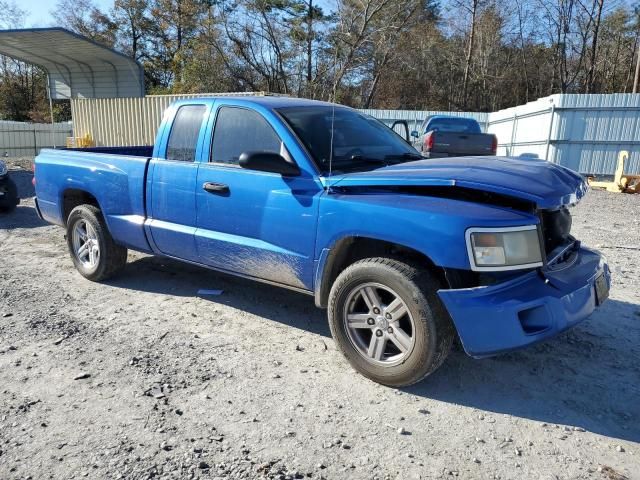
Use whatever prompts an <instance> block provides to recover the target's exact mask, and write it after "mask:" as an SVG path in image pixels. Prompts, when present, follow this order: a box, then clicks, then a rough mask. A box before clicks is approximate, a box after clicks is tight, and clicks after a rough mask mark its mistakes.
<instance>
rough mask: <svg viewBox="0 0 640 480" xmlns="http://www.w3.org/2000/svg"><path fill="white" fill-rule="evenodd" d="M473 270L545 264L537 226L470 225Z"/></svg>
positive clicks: (493, 269) (470, 249) (496, 269)
mask: <svg viewBox="0 0 640 480" xmlns="http://www.w3.org/2000/svg"><path fill="white" fill-rule="evenodd" d="M466 237H467V249H468V252H469V261H470V262H471V270H474V271H494V272H495V271H501V270H516V269H522V268H534V267H539V266H541V265H542V251H541V250H540V239H539V237H538V228H537V227H536V226H535V225H527V226H524V227H509V228H470V229H469V230H467V233H466Z"/></svg>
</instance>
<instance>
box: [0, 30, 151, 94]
mask: <svg viewBox="0 0 640 480" xmlns="http://www.w3.org/2000/svg"><path fill="white" fill-rule="evenodd" d="M0 54H2V55H6V56H8V57H12V58H15V59H16V60H20V61H23V62H26V63H30V64H32V65H37V66H39V67H40V68H42V69H43V70H45V71H46V72H47V74H48V76H49V92H50V96H51V98H52V99H54V100H55V99H68V98H114V97H143V96H144V73H143V70H142V66H141V65H140V64H139V63H138V62H136V61H135V60H133V59H132V58H130V57H127V56H126V55H123V54H122V53H119V52H116V51H115V50H112V49H110V48H107V47H104V46H102V45H100V44H98V43H96V42H94V41H93V40H90V39H88V38H86V37H83V36H81V35H78V34H76V33H73V32H70V31H69V30H66V29H64V28H57V27H56V28H27V29H19V30H0Z"/></svg>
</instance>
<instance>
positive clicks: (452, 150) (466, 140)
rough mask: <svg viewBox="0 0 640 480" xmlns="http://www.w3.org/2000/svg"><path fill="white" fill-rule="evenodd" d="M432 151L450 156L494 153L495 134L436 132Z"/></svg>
mask: <svg viewBox="0 0 640 480" xmlns="http://www.w3.org/2000/svg"><path fill="white" fill-rule="evenodd" d="M433 135H435V138H434V145H433V148H432V149H431V152H434V153H447V154H449V156H468V155H494V152H493V138H494V137H493V135H491V134H488V133H451V132H434V134H433Z"/></svg>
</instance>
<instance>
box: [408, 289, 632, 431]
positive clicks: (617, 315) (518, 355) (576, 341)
mask: <svg viewBox="0 0 640 480" xmlns="http://www.w3.org/2000/svg"><path fill="white" fill-rule="evenodd" d="M639 325H640V305H637V304H633V303H628V302H622V301H617V300H609V301H608V302H607V303H605V304H604V305H603V306H602V307H601V308H600V309H599V310H598V311H596V312H595V313H594V314H593V315H592V316H591V317H590V318H589V319H588V320H586V321H585V322H584V323H582V324H580V325H578V326H577V327H575V328H574V329H572V330H570V331H568V332H566V333H564V334H561V335H559V336H558V337H556V338H553V339H550V340H548V341H546V342H543V343H540V344H538V345H534V346H531V347H529V348H527V349H524V350H521V351H518V352H513V353H508V354H503V355H500V356H497V357H493V358H487V359H482V360H474V359H472V358H470V357H468V356H467V355H466V354H465V353H464V352H463V351H462V350H461V349H458V350H457V351H454V352H452V354H451V355H450V357H449V358H448V359H447V361H446V362H445V364H444V365H443V367H442V368H441V369H440V370H438V371H437V372H435V373H434V374H433V375H432V376H431V377H429V378H428V379H427V380H426V381H423V382H421V383H419V384H417V385H414V386H412V387H409V388H406V389H405V390H406V392H407V393H411V394H414V395H419V396H422V397H425V398H430V399H434V400H439V401H443V402H447V403H454V404H459V405H465V406H468V407H472V408H476V409H478V416H484V417H485V421H492V420H491V417H492V416H493V415H492V414H497V415H501V414H505V415H513V416H516V417H522V418H528V419H531V420H536V421H539V422H545V423H548V424H555V425H560V426H561V427H560V428H559V430H558V434H557V437H562V435H571V434H573V433H574V427H576V429H577V430H580V429H585V430H588V431H591V432H595V433H598V434H601V435H606V436H609V437H616V438H620V439H625V440H629V441H634V442H639V441H640V423H639V422H638V418H640V401H639V400H638V399H640V348H639V344H640V328H639ZM564 426H568V427H569V432H571V433H568V432H567V431H565V429H564ZM551 427H554V425H551Z"/></svg>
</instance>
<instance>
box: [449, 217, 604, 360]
mask: <svg viewBox="0 0 640 480" xmlns="http://www.w3.org/2000/svg"><path fill="white" fill-rule="evenodd" d="M538 217H539V219H540V224H539V226H538V232H539V235H540V242H541V245H542V247H543V251H544V257H543V265H542V266H540V267H537V268H532V269H526V270H515V271H509V272H473V271H460V270H454V269H445V272H446V277H447V280H448V282H449V285H450V287H451V288H449V289H443V290H440V291H439V292H438V294H439V296H440V299H441V300H442V302H443V303H444V305H445V307H446V308H447V311H448V312H449V315H450V316H451V318H452V320H453V322H454V324H455V326H456V329H457V331H458V335H459V337H460V340H461V343H462V345H463V348H464V349H465V351H466V352H467V354H469V355H470V356H472V357H476V358H480V357H487V356H492V355H496V354H499V353H503V352H506V351H510V350H514V349H518V348H522V347H524V346H527V345H530V344H533V343H536V342H539V341H542V340H545V339H547V338H550V337H553V336H554V335H556V334H558V333H560V332H562V331H564V330H567V329H569V328H571V327H573V326H575V325H576V324H578V323H579V322H580V321H582V320H584V319H586V318H587V317H589V315H591V313H592V312H593V311H594V310H595V308H596V307H597V306H599V305H600V304H601V303H602V302H603V301H604V300H606V298H607V297H608V292H609V289H610V286H611V272H610V270H609V267H608V265H607V263H606V261H605V259H604V258H603V257H602V256H601V255H600V254H599V253H598V252H596V251H594V250H590V249H588V248H585V247H583V246H582V245H581V244H580V242H579V241H578V240H576V239H575V238H574V237H573V236H572V235H571V214H570V213H569V208H568V207H567V206H562V207H559V208H557V209H553V210H550V209H545V210H540V211H539V212H538Z"/></svg>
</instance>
